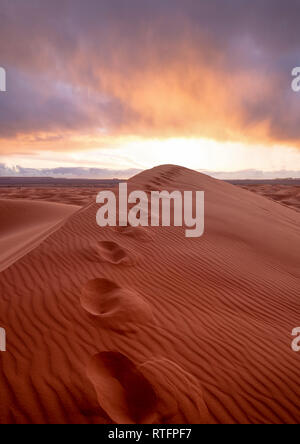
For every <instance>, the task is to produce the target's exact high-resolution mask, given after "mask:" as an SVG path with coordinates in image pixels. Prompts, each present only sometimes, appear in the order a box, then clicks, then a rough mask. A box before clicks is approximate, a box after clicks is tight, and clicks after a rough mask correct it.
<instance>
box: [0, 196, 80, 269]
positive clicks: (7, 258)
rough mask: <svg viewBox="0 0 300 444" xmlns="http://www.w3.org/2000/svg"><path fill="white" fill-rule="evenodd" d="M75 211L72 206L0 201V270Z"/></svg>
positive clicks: (23, 253) (38, 241) (26, 251)
mask: <svg viewBox="0 0 300 444" xmlns="http://www.w3.org/2000/svg"><path fill="white" fill-rule="evenodd" d="M78 209H79V207H77V206H74V205H62V204H51V203H45V202H31V201H24V200H23V201H20V200H13V199H11V200H0V214H1V217H0V271H3V270H4V269H5V268H7V267H8V266H9V265H11V264H12V263H14V262H15V261H16V260H17V259H19V258H20V257H22V256H24V255H25V254H26V253H28V251H30V250H32V249H33V248H34V247H35V246H36V245H37V244H38V243H41V242H42V240H44V239H45V238H46V237H47V236H48V235H49V234H50V233H51V231H52V230H53V229H56V228H57V224H58V223H61V222H62V221H63V220H64V219H65V218H66V217H68V216H70V215H71V214H73V213H74V212H75V211H77V210H78Z"/></svg>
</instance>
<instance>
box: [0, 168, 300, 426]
mask: <svg viewBox="0 0 300 444" xmlns="http://www.w3.org/2000/svg"><path fill="white" fill-rule="evenodd" d="M128 187H129V190H135V189H140V190H145V191H146V192H149V191H151V190H157V189H161V190H165V189H166V190H169V191H172V190H174V189H178V190H202V191H205V234H204V236H203V237H201V238H195V239H186V238H185V237H184V235H183V234H182V233H183V228H182V227H136V228H133V227H130V226H128V227H122V228H116V227H107V228H99V227H98V226H97V224H96V220H95V216H96V211H97V209H98V205H97V204H96V203H95V195H94V192H95V190H87V189H82V190H77V191H76V190H75V191H74V189H72V190H67V191H66V190H65V192H63V191H62V190H61V189H59V190H57V193H56V197H57V200H56V202H53V201H54V200H55V199H54V198H53V197H54V194H55V193H54V192H52V190H51V191H50V190H48V189H47V190H46V193H48V194H46V197H45V196H44V199H43V198H42V197H41V196H42V192H41V191H40V190H37V194H36V195H37V196H38V197H39V199H38V200H35V197H36V196H33V194H34V192H33V190H31V191H30V192H29V191H28V190H27V189H25V192H26V193H27V194H22V199H18V198H17V196H16V195H15V194H14V191H13V190H11V191H12V195H11V196H9V195H7V191H6V190H1V192H2V193H3V194H4V193H5V194H6V199H3V194H2V195H1V201H0V206H1V214H2V217H1V237H0V243H1V246H2V248H1V267H2V271H1V274H0V325H1V327H3V328H5V330H6V333H7V342H8V347H7V352H5V353H1V354H0V363H1V365H0V397H1V404H0V422H1V423H24V424H28V423H42V424H44V423H50V424H53V423H100V424H123V423H126V424H139V423H142V424H144V423H148V424H157V423H162V424H186V423H187V424H195V423H196V424H197V423H205V424H210V423H212V424H216V423H225V424H233V423H242V424H249V423H291V424H293V423H299V421H300V403H299V395H300V389H299V383H298V381H297V372H296V369H297V365H298V363H299V354H297V353H295V352H293V350H292V349H291V339H292V338H291V332H292V329H293V328H294V327H296V326H298V325H299V322H300V321H299V320H300V302H299V277H300V275H299V248H300V224H299V221H300V215H299V211H297V209H299V208H297V205H299V190H298V189H295V196H294V197H293V199H295V201H297V202H298V203H297V205H296V207H295V208H291V207H290V208H289V207H288V206H287V205H286V204H285V205H282V204H280V203H277V202H274V201H272V200H271V199H268V198H266V197H265V195H264V196H262V195H260V194H261V193H260V192H258V193H253V192H249V190H247V189H246V190H245V189H243V188H242V187H238V186H235V185H232V184H229V183H226V182H223V181H220V180H216V179H213V178H211V177H209V176H205V175H203V174H200V173H198V172H195V171H193V170H189V169H186V168H182V167H178V166H174V165H163V166H161V167H156V168H153V169H151V170H147V171H145V172H143V173H141V174H139V175H137V176H135V177H133V178H131V179H129V181H128ZM260 191H261V190H260ZM263 191H264V193H263V194H266V193H265V192H266V188H264V189H263ZM286 191H287V190H284V193H280V190H276V193H274V192H272V193H271V194H272V195H273V196H274V194H278V193H279V194H280V195H281V194H284V195H285V196H286V195H288V196H290V195H291V192H290V190H289V191H288V192H286ZM23 192H24V191H23V190H22V193H23ZM90 193H91V194H90ZM49 196H50V199H49ZM7 197H9V198H8V199H7ZM19 197H20V193H19ZM71 197H73V198H71ZM47 199H49V200H51V202H46V201H47ZM297 199H298V200H297ZM285 200H286V199H285ZM75 203H77V205H75ZM284 203H285V202H284ZM3 216H4V217H3ZM5 242H7V243H8V244H5ZM6 245H9V248H7V246H6Z"/></svg>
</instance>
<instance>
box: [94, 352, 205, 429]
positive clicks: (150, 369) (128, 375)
mask: <svg viewBox="0 0 300 444" xmlns="http://www.w3.org/2000/svg"><path fill="white" fill-rule="evenodd" d="M87 375H88V377H89V379H90V381H91V382H92V384H93V386H94V388H95V390H96V393H97V397H98V402H99V404H100V407H101V408H102V409H103V410H104V411H105V412H106V414H108V416H109V417H110V418H111V419H112V420H113V421H114V422H116V423H118V424H155V423H156V424H210V423H211V418H210V415H209V412H208V410H207V407H206V404H205V402H204V400H203V393H202V389H201V386H200V384H199V382H198V381H197V379H196V378H194V377H193V376H192V375H191V374H189V373H187V372H186V371H185V370H183V369H182V368H181V367H180V366H179V365H177V364H175V363H174V362H172V361H169V360H168V359H163V358H162V359H153V360H150V361H147V362H145V363H144V364H142V365H140V366H136V365H135V364H134V363H133V362H132V361H131V360H130V359H129V358H128V357H127V356H125V355H123V354H121V353H118V352H102V353H99V354H97V355H95V356H94V357H93V358H92V359H91V360H90V362H89V363H88V366H87Z"/></svg>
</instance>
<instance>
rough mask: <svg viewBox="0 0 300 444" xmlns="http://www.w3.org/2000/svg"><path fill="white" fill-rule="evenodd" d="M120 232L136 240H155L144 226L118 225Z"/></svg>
mask: <svg viewBox="0 0 300 444" xmlns="http://www.w3.org/2000/svg"><path fill="white" fill-rule="evenodd" d="M116 230H117V231H118V233H120V234H123V235H125V236H128V237H130V238H132V239H134V240H136V241H140V242H151V241H152V240H153V237H152V235H151V234H150V233H149V232H148V231H147V230H146V229H145V228H143V227H131V226H127V227H117V228H116Z"/></svg>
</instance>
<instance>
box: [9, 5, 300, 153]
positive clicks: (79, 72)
mask: <svg viewBox="0 0 300 444" xmlns="http://www.w3.org/2000/svg"><path fill="white" fill-rule="evenodd" d="M299 19H300V2H299V1H298V0H289V1H288V2H285V1H283V0H251V1H250V0H248V1H241V0H226V2H225V1H224V0H201V1H191V0H185V1H181V0H151V1H150V0H149V1H148V0H127V1H126V0H125V1H124V0H107V1H103V0H87V1H85V2H83V1H81V0H80V1H79V0H60V1H58V0H52V1H50V0H49V1H48V0H47V1H46V0H26V1H24V0H1V12H0V66H4V67H5V68H6V69H7V73H8V93H5V95H0V137H2V138H6V137H11V136H14V135H17V134H23V133H33V134H34V133H38V132H50V133H51V132H53V133H55V134H56V135H57V134H58V135H61V134H63V133H64V132H68V131H73V132H76V131H77V132H80V131H94V130H95V129H99V128H100V129H101V128H104V129H105V130H107V129H108V130H110V131H113V132H114V134H117V135H118V133H124V132H125V133H128V134H131V135H135V134H138V135H146V136H149V135H151V133H152V132H153V134H154V135H158V134H162V135H164V134H168V135H170V131H171V134H172V131H174V132H175V133H176V135H180V134H183V135H186V134H189V135H197V136H201V135H203V136H212V137H213V136H214V135H216V137H217V138H221V139H222V138H224V139H226V138H227V139H228V136H227V133H228V134H233V133H237V134H238V135H239V134H243V135H245V137H246V138H247V133H248V131H249V133H250V132H251V131H253V128H254V129H255V128H256V127H261V126H262V125H263V126H264V131H263V135H262V136H261V137H265V138H266V139H270V141H274V142H293V143H295V144H296V145H299V144H300V125H299V124H298V115H299V112H300V94H299V95H297V94H295V93H293V92H291V88H290V84H291V70H292V68H293V67H294V66H299V65H300V27H299ZM143 79H144V80H143ZM223 83H224V85H222V84H223ZM156 85H157V88H156ZM222 87H223V89H222ZM214 91H215V95H216V97H215V98H213V97H212V95H213V92H214ZM155 93H157V97H156V96H155ZM172 95H173V97H175V99H172V100H170V101H168V97H169V96H170V98H172ZM160 100H161V101H162V102H163V103H161V102H160ZM168 102H169V103H168ZM214 102H216V103H214ZM222 111H223V112H222ZM231 114H232V116H233V117H232V119H230V118H229V117H228V116H229V115H231ZM193 116H195V120H194V121H193ZM197 119H198V120H197ZM199 122H200V123H199ZM254 134H256V133H255V131H254ZM257 134H258V133H257ZM62 137H63V136H62ZM253 137H254V138H255V135H254V136H253V135H252V136H251V138H253ZM257 137H259V135H258V136H257Z"/></svg>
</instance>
